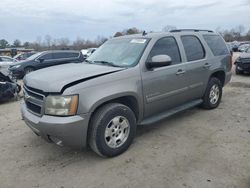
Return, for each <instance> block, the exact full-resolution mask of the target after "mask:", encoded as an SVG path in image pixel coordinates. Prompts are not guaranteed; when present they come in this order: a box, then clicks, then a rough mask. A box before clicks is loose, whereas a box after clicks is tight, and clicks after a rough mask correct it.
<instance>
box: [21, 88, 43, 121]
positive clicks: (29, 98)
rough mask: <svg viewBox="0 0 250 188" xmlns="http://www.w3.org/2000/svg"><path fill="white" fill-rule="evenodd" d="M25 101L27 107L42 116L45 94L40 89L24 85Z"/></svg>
mask: <svg viewBox="0 0 250 188" xmlns="http://www.w3.org/2000/svg"><path fill="white" fill-rule="evenodd" d="M23 88H24V90H23V93H24V101H25V104H26V107H27V109H28V110H29V111H30V112H31V113H33V114H35V115H38V116H41V115H42V113H43V108H44V99H45V95H44V94H43V93H41V92H38V91H39V90H37V89H33V88H30V87H27V86H25V85H24V87H23Z"/></svg>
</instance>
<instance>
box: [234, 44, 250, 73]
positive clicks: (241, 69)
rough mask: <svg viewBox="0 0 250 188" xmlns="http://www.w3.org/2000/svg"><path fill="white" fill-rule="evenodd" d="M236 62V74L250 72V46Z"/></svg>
mask: <svg viewBox="0 0 250 188" xmlns="http://www.w3.org/2000/svg"><path fill="white" fill-rule="evenodd" d="M234 64H235V73H236V74H244V73H245V72H250V47H248V48H247V49H246V50H245V52H244V53H242V54H240V56H239V57H238V58H237V59H236V61H235V63H234Z"/></svg>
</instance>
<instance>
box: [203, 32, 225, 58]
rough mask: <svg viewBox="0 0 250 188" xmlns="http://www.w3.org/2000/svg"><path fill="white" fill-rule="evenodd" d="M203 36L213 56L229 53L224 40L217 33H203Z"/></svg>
mask: <svg viewBox="0 0 250 188" xmlns="http://www.w3.org/2000/svg"><path fill="white" fill-rule="evenodd" d="M203 37H204V39H205V41H206V42H207V45H208V46H209V48H210V49H211V51H212V52H213V54H214V55H215V56H219V55H226V54H229V51H228V49H227V46H226V44H225V42H224V41H223V39H222V38H221V37H220V36H219V35H203Z"/></svg>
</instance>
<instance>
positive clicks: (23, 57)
mask: <svg viewBox="0 0 250 188" xmlns="http://www.w3.org/2000/svg"><path fill="white" fill-rule="evenodd" d="M35 53H37V52H26V53H20V54H17V55H16V56H14V57H13V58H14V59H16V60H17V61H23V60H26V59H27V58H28V57H30V56H32V55H34V54H35Z"/></svg>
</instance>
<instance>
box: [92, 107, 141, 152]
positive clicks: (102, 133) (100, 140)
mask: <svg viewBox="0 0 250 188" xmlns="http://www.w3.org/2000/svg"><path fill="white" fill-rule="evenodd" d="M122 124H123V125H122ZM126 126H128V127H127V128H124V129H123V128H122V127H126ZM119 127H120V128H119ZM115 134H116V135H115ZM135 134H136V118H135V115H134V113H133V111H132V110H131V109H130V108H129V107H127V106H125V105H123V104H119V103H110V104H107V105H104V106H102V107H101V108H100V109H98V110H97V111H96V112H95V113H94V114H93V117H92V118H91V121H90V130H89V139H88V142H89V145H90V147H91V149H92V150H93V151H94V152H96V153H97V154H98V155H100V156H102V157H114V156H117V155H120V154H121V153H123V152H125V151H126V150H127V149H128V147H129V146H130V145H131V143H132V141H133V139H134V137H135ZM109 135H110V136H109ZM117 135H119V136H117ZM124 135H125V136H124ZM122 138H123V139H122Z"/></svg>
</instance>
